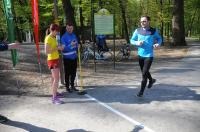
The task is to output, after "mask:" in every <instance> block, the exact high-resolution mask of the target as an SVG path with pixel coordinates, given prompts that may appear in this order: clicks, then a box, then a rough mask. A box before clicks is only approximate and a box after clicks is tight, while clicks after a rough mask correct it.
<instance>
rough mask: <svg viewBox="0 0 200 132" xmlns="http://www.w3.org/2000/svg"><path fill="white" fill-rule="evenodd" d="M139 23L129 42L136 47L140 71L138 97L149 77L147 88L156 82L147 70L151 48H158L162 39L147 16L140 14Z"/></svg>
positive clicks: (148, 68)
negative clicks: (151, 25)
mask: <svg viewBox="0 0 200 132" xmlns="http://www.w3.org/2000/svg"><path fill="white" fill-rule="evenodd" d="M140 23H141V28H138V29H136V30H135V31H134V33H133V36H132V37H131V40H130V42H131V44H133V45H134V46H136V47H137V48H138V58H139V65H140V69H141V72H142V82H141V89H140V91H139V93H138V94H137V96H138V97H142V96H143V93H144V90H145V87H146V84H147V79H149V84H148V88H151V87H152V85H153V84H154V83H155V82H156V79H154V78H152V77H151V74H150V72H149V70H150V67H151V64H152V62H153V57H154V51H153V50H154V48H158V47H159V46H160V45H161V43H162V39H161V37H160V35H159V34H158V32H157V31H156V29H154V28H152V27H150V17H149V16H142V17H141V18H140Z"/></svg>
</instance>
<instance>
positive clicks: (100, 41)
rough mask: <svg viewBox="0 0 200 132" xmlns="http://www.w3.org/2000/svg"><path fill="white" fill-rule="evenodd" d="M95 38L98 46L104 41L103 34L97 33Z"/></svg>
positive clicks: (103, 43)
mask: <svg viewBox="0 0 200 132" xmlns="http://www.w3.org/2000/svg"><path fill="white" fill-rule="evenodd" d="M96 39H97V45H99V46H103V45H105V43H106V36H105V35H97V36H96Z"/></svg>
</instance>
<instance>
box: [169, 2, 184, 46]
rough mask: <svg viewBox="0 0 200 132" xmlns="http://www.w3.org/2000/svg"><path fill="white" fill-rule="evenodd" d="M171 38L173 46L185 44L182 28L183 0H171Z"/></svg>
mask: <svg viewBox="0 0 200 132" xmlns="http://www.w3.org/2000/svg"><path fill="white" fill-rule="evenodd" d="M173 2H174V3H173V4H174V7H173V13H172V15H173V17H172V38H173V40H172V41H173V46H186V45H187V44H186V41H185V28H184V0H173Z"/></svg>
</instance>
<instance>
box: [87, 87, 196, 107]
mask: <svg viewBox="0 0 200 132" xmlns="http://www.w3.org/2000/svg"><path fill="white" fill-rule="evenodd" d="M136 87H138V86H133V85H132V87H131V86H129V85H125V86H121V85H120V86H119V85H117V86H113V85H112V86H111V85H110V86H95V87H93V88H91V89H88V94H89V95H91V96H93V97H94V98H96V99H98V100H99V101H102V102H105V103H110V102H120V103H124V104H145V103H151V102H152V101H160V102H164V101H171V100H198V101H199V100H200V94H197V93H196V91H194V90H191V89H190V88H188V87H189V86H188V87H187V86H178V85H170V84H157V85H154V86H153V87H152V88H151V89H146V90H145V93H144V97H142V98H138V97H136V96H135V95H136V94H137V93H138V91H139V88H136ZM195 87H196V86H195ZM197 87H200V86H197Z"/></svg>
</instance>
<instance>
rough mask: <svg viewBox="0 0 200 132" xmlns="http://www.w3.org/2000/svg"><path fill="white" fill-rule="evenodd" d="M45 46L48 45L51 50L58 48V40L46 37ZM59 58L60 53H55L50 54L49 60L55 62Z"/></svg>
mask: <svg viewBox="0 0 200 132" xmlns="http://www.w3.org/2000/svg"><path fill="white" fill-rule="evenodd" d="M45 44H47V45H48V46H49V47H50V48H51V49H54V48H56V47H57V43H56V38H54V37H52V36H50V35H48V36H46V37H45ZM58 58H59V52H58V51H55V52H53V53H51V54H48V57H47V60H55V59H58Z"/></svg>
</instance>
